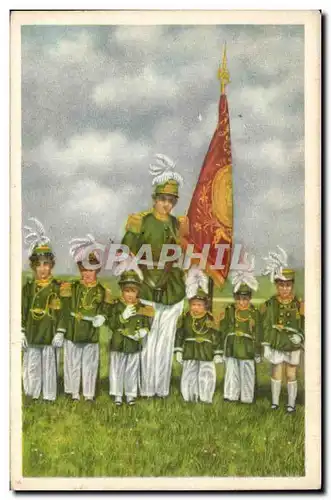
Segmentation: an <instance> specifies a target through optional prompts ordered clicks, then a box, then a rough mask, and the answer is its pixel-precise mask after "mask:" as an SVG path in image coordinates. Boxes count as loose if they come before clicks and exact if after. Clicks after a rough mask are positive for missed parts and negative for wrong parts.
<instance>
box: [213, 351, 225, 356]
mask: <svg viewBox="0 0 331 500" xmlns="http://www.w3.org/2000/svg"><path fill="white" fill-rule="evenodd" d="M223 352H224V351H214V356H216V355H217V354H223Z"/></svg>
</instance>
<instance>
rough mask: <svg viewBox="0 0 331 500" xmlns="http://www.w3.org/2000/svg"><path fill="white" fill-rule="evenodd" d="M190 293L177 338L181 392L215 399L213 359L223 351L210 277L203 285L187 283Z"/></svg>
mask: <svg viewBox="0 0 331 500" xmlns="http://www.w3.org/2000/svg"><path fill="white" fill-rule="evenodd" d="M200 272H201V273H202V271H200ZM196 277H197V278H198V276H196ZM188 281H190V271H189V273H188ZM197 283H198V280H197ZM194 288H195V289H194ZM187 297H188V299H189V311H188V312H187V313H186V314H183V315H182V316H181V317H180V318H179V320H178V325H177V333H176V341H175V352H176V359H177V361H178V362H179V363H181V364H183V371H182V376H181V383H180V388H181V393H182V396H183V398H184V400H185V401H196V402H197V401H201V402H203V403H212V401H213V396H214V392H215V387H216V370H215V364H214V361H217V355H218V354H220V351H218V350H217V347H218V344H219V333H218V331H217V327H216V325H215V321H214V318H213V316H212V314H211V313H210V312H209V311H208V281H207V282H206V286H203V287H199V286H196V287H194V286H192V287H191V286H190V287H187Z"/></svg>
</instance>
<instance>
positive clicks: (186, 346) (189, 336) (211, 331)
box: [175, 312, 220, 361]
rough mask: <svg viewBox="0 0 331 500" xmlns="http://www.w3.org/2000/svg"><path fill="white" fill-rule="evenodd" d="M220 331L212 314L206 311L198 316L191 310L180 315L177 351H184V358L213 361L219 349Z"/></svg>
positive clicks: (176, 341) (176, 343) (176, 342)
mask: <svg viewBox="0 0 331 500" xmlns="http://www.w3.org/2000/svg"><path fill="white" fill-rule="evenodd" d="M218 345H219V333H218V331H217V329H216V325H215V322H214V318H213V316H212V314H210V313H209V312H206V313H205V314H204V316H203V317H201V318H197V317H194V316H192V315H191V313H190V312H187V313H186V314H183V315H182V316H180V317H179V319H178V322H177V332H176V340H175V352H177V351H182V352H183V360H189V359H191V360H197V361H213V358H214V356H215V354H220V351H219V350H218Z"/></svg>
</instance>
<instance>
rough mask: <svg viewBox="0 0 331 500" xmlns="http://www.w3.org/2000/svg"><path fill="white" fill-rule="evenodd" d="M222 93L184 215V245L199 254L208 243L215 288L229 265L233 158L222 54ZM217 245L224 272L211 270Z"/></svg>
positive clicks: (225, 74) (225, 75)
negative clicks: (223, 246)
mask: <svg viewBox="0 0 331 500" xmlns="http://www.w3.org/2000/svg"><path fill="white" fill-rule="evenodd" d="M219 77H220V80H221V83H222V94H221V97H220V101H219V118H218V124H217V127H216V130H215V133H214V135H213V138H212V140H211V143H210V146H209V149H208V151H207V154H206V157H205V160H204V162H203V165H202V168H201V172H200V176H199V179H198V182H197V185H196V188H195V191H194V193H193V197H192V200H191V204H190V207H189V210H188V213H187V216H188V223H189V232H188V235H186V238H185V240H184V242H183V243H184V246H185V247H186V246H187V245H188V244H190V243H191V244H194V251H195V252H201V251H202V249H203V246H204V245H205V244H207V243H209V244H210V250H209V257H208V262H207V269H206V272H207V274H209V276H210V277H211V278H212V279H213V280H214V282H215V283H216V284H217V285H219V286H220V285H222V284H223V283H224V281H225V279H226V277H227V275H228V272H229V267H230V263H231V247H232V230H233V212H232V204H233V201H232V157H231V140H230V118H229V108H228V101H227V97H226V95H225V84H226V83H228V82H229V74H228V72H227V68H226V59H225V52H224V58H223V65H222V68H220V71H219ZM217 244H227V245H229V250H226V251H225V253H224V258H223V261H222V265H223V266H224V268H223V269H211V267H210V266H212V265H214V264H215V262H216V256H217V247H215V245H217Z"/></svg>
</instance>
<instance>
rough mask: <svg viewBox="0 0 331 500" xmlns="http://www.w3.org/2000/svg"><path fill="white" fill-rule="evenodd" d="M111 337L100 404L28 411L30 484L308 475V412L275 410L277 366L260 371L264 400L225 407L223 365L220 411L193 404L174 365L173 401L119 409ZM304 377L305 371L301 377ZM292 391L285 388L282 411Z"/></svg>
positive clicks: (64, 402)
mask: <svg viewBox="0 0 331 500" xmlns="http://www.w3.org/2000/svg"><path fill="white" fill-rule="evenodd" d="M107 344H108V332H107V330H106V329H105V328H103V329H102V339H101V379H100V384H99V387H98V396H97V399H96V402H95V403H94V404H92V405H91V404H89V403H86V402H84V401H81V402H79V403H73V402H72V401H71V400H70V399H67V398H66V397H65V396H64V395H63V388H62V380H60V384H59V385H60V390H61V394H60V396H59V398H58V399H57V401H56V402H55V403H45V402H43V401H42V400H40V401H37V402H31V401H28V400H27V399H26V398H24V409H23V475H24V476H25V477H29V476H30V477H31V476H35V477H47V476H48V477H56V476H57V477H59V476H63V477H70V476H73V477H77V476H78V477H79V476H86V477H101V476H103V477H114V476H156V477H157V476H302V475H304V406H303V383H302V375H301V377H300V380H299V394H298V407H297V412H296V414H294V415H287V414H286V413H285V410H284V408H283V407H281V408H280V409H279V410H278V411H277V412H272V411H271V410H270V409H269V407H270V401H269V398H270V389H269V375H268V372H269V366H268V365H267V364H264V363H263V364H260V365H258V368H257V370H258V388H257V400H256V403H254V404H252V405H242V404H239V403H225V402H224V401H223V399H222V392H223V371H224V368H223V366H220V365H217V388H216V393H215V397H214V401H213V404H212V405H203V404H201V403H185V402H184V401H183V400H182V398H181V395H180V392H179V382H180V370H181V367H180V366H179V365H178V364H177V363H174V368H173V377H172V386H171V395H170V397H169V398H167V399H165V400H160V399H155V400H154V399H153V400H146V399H141V400H139V401H138V402H137V405H136V407H134V408H131V407H128V406H122V407H120V408H117V407H115V405H114V403H113V402H112V400H111V398H110V397H109V396H108V379H107V374H108V354H107ZM301 374H302V370H301ZM285 396H286V389H285V387H284V388H283V395H282V401H281V403H282V405H283V404H285V402H286V400H285Z"/></svg>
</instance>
